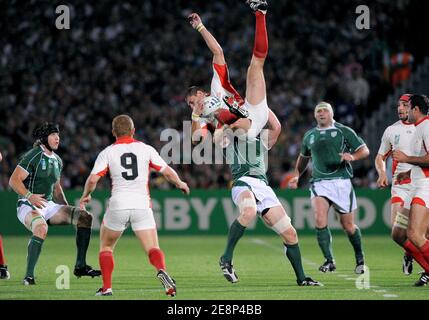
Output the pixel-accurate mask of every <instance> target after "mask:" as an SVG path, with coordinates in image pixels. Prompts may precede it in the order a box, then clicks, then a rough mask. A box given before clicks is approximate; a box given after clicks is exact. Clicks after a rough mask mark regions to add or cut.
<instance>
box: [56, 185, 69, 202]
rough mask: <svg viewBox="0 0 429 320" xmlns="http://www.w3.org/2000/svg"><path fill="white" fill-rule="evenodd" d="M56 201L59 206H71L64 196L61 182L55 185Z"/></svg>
mask: <svg viewBox="0 0 429 320" xmlns="http://www.w3.org/2000/svg"><path fill="white" fill-rule="evenodd" d="M54 200H55V202H56V203H58V204H64V205H66V206H68V205H69V203H68V202H67V199H66V196H65V194H64V191H63V187H61V183H60V181H57V183H55V185H54Z"/></svg>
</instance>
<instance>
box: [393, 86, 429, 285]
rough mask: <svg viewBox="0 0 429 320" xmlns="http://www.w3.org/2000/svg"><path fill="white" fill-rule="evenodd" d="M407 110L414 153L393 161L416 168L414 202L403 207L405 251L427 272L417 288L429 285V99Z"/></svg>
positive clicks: (418, 99)
mask: <svg viewBox="0 0 429 320" xmlns="http://www.w3.org/2000/svg"><path fill="white" fill-rule="evenodd" d="M408 107H409V108H408V120H409V122H411V123H413V124H414V125H415V132H414V135H413V138H412V140H411V153H410V154H406V153H405V152H404V151H403V150H399V149H396V150H394V151H393V159H394V160H395V161H397V162H398V163H408V164H411V165H413V167H412V168H411V183H412V189H411V196H410V199H411V201H405V204H404V207H405V208H406V209H409V210H410V213H409V219H408V227H407V237H408V240H407V241H406V242H405V244H404V248H405V249H406V250H407V252H411V253H412V255H413V257H414V259H415V260H416V261H417V262H418V263H419V264H420V265H421V266H422V267H423V269H424V272H423V273H422V275H421V277H420V279H419V281H417V282H416V283H415V285H416V286H424V285H426V284H427V283H429V240H428V238H427V235H426V231H427V229H428V227H429V152H428V150H429V116H428V112H429V99H428V98H427V97H426V96H424V95H416V94H415V95H412V96H411V97H410V100H409V103H408Z"/></svg>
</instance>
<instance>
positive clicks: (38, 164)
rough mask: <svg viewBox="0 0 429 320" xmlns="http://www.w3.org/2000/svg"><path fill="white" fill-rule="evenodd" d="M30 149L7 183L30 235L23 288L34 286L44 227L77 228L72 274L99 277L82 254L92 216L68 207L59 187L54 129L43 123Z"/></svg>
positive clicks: (57, 135)
mask: <svg viewBox="0 0 429 320" xmlns="http://www.w3.org/2000/svg"><path fill="white" fill-rule="evenodd" d="M33 138H34V139H35V140H36V142H35V144H34V147H33V148H32V149H31V150H29V151H28V152H26V153H25V154H24V155H23V156H22V157H21V159H20V161H19V163H18V165H17V167H16V168H15V170H14V172H13V173H12V176H11V177H10V180H9V185H10V186H11V188H12V189H13V190H14V191H15V192H16V193H17V194H18V203H17V214H18V219H19V221H20V222H21V223H22V224H23V225H24V226H25V227H26V228H27V229H28V230H30V231H31V232H32V234H33V235H32V237H31V239H30V241H29V242H28V255H27V271H26V274H25V278H24V280H23V283H24V285H34V284H35V281H34V269H35V266H36V263H37V260H38V258H39V255H40V252H41V249H42V245H43V242H44V240H45V238H46V235H47V233H48V225H67V224H73V225H75V226H77V232H76V246H77V259H76V265H75V269H74V274H75V275H76V276H77V277H81V276H91V277H95V276H99V275H100V274H101V273H100V271H99V270H93V269H92V267H91V266H89V265H87V264H86V252H87V249H88V246H89V241H90V238H91V226H92V216H91V214H90V213H89V212H87V211H85V210H81V209H79V208H77V207H73V206H70V205H69V204H68V202H67V199H66V197H65V195H64V192H63V189H62V187H61V184H60V178H61V171H62V169H63V162H62V160H61V158H60V157H59V156H58V155H57V154H56V153H55V151H56V150H57V149H58V146H59V144H60V131H59V128H58V126H57V125H54V124H52V123H47V122H46V123H44V124H42V125H41V126H39V127H37V128H35V130H34V131H33Z"/></svg>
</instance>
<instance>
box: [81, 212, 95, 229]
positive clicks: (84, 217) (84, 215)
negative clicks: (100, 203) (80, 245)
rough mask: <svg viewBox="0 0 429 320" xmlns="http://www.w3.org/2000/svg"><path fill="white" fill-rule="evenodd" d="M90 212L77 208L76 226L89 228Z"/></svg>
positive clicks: (90, 222)
mask: <svg viewBox="0 0 429 320" xmlns="http://www.w3.org/2000/svg"><path fill="white" fill-rule="evenodd" d="M92 220H93V217H92V214H90V213H89V212H88V211H86V210H79V218H78V221H77V226H78V227H81V228H91V226H92Z"/></svg>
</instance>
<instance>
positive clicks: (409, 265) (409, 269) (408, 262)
mask: <svg viewBox="0 0 429 320" xmlns="http://www.w3.org/2000/svg"><path fill="white" fill-rule="evenodd" d="M402 272H403V273H404V274H405V275H406V276H409V275H410V274H412V273H413V257H412V256H409V255H407V254H404V258H403V259H402Z"/></svg>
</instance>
